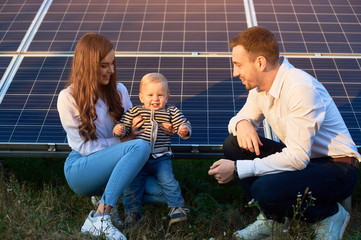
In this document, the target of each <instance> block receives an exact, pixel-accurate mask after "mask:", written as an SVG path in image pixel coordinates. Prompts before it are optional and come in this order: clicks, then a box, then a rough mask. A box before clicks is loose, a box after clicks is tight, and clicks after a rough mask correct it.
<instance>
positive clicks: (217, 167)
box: [208, 159, 234, 184]
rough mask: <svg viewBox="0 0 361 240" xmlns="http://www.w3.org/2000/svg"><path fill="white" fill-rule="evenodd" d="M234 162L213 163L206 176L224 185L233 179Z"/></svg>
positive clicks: (226, 160) (224, 160)
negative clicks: (212, 177)
mask: <svg viewBox="0 0 361 240" xmlns="http://www.w3.org/2000/svg"><path fill="white" fill-rule="evenodd" d="M233 173H234V161H232V160H228V159H220V160H218V161H217V162H215V163H213V165H212V166H211V167H210V170H209V171H208V174H209V175H211V176H214V178H215V179H216V180H217V181H218V183H219V184H224V183H228V182H230V181H232V180H233V179H234V175H233Z"/></svg>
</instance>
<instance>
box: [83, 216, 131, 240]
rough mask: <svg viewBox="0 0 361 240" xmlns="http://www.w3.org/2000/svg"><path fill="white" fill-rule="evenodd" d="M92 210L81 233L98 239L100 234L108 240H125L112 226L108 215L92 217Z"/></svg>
mask: <svg viewBox="0 0 361 240" xmlns="http://www.w3.org/2000/svg"><path fill="white" fill-rule="evenodd" d="M94 213H95V211H94V210H92V211H91V212H90V213H89V215H88V217H87V219H86V220H85V222H84V224H83V226H82V228H81V232H82V233H85V234H90V235H92V236H96V237H99V236H101V235H102V234H104V236H105V237H106V239H108V240H126V239H127V238H126V237H125V236H124V234H123V233H121V232H120V231H119V230H118V229H117V228H116V227H114V225H113V224H112V221H111V217H110V215H103V216H98V217H94Z"/></svg>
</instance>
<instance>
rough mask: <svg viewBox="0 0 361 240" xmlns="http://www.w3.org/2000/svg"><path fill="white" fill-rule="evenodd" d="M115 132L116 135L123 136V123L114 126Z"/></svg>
mask: <svg viewBox="0 0 361 240" xmlns="http://www.w3.org/2000/svg"><path fill="white" fill-rule="evenodd" d="M113 133H114V135H116V136H123V134H124V126H123V125H122V124H117V125H115V127H114V128H113Z"/></svg>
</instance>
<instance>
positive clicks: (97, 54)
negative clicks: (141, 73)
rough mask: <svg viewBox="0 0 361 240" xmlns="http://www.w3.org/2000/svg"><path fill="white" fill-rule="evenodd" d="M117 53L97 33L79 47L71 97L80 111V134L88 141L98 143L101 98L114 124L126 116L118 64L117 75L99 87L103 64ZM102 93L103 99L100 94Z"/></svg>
mask: <svg viewBox="0 0 361 240" xmlns="http://www.w3.org/2000/svg"><path fill="white" fill-rule="evenodd" d="M113 49H114V46H113V44H112V43H111V42H110V41H109V40H108V39H107V38H106V37H104V36H102V35H100V34H97V33H87V34H85V35H84V36H83V37H81V38H80V39H79V41H78V43H77V45H76V47H75V51H74V57H73V65H72V70H71V75H70V78H69V84H68V86H70V88H71V94H72V96H73V98H74V99H75V102H76V104H77V108H78V111H79V120H80V125H79V127H78V128H79V133H80V136H81V137H82V138H83V139H84V140H85V142H87V141H89V140H95V139H97V136H96V134H95V132H96V126H95V120H96V119H97V118H98V115H97V113H96V110H95V105H96V103H97V101H98V99H99V96H104V98H105V99H103V100H104V101H105V103H106V104H107V106H108V107H109V114H110V116H111V117H112V118H113V120H114V122H115V121H117V120H119V118H120V117H121V116H122V115H123V112H124V108H123V106H122V102H121V97H120V92H118V90H117V72H116V65H115V61H114V73H113V74H112V75H111V76H110V81H109V84H108V85H106V86H105V85H100V84H98V74H99V68H100V61H101V60H102V59H103V58H105V57H106V55H107V54H108V53H109V52H111V51H112V50H113ZM100 92H102V94H101V95H100V94H99V93H100Z"/></svg>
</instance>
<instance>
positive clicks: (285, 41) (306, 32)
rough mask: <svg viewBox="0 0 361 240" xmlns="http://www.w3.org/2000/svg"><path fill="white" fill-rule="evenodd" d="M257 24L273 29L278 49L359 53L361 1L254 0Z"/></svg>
mask: <svg viewBox="0 0 361 240" xmlns="http://www.w3.org/2000/svg"><path fill="white" fill-rule="evenodd" d="M254 5H255V11H256V13H257V21H258V25H260V26H264V27H266V28H268V29H270V30H271V31H273V32H274V33H275V34H276V36H277V39H278V40H279V42H280V51H281V52H290V53H349V54H352V53H361V24H360V22H361V1H358V0H353V1H345V0H333V1H329V0H273V1H269V0H257V1H254Z"/></svg>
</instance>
